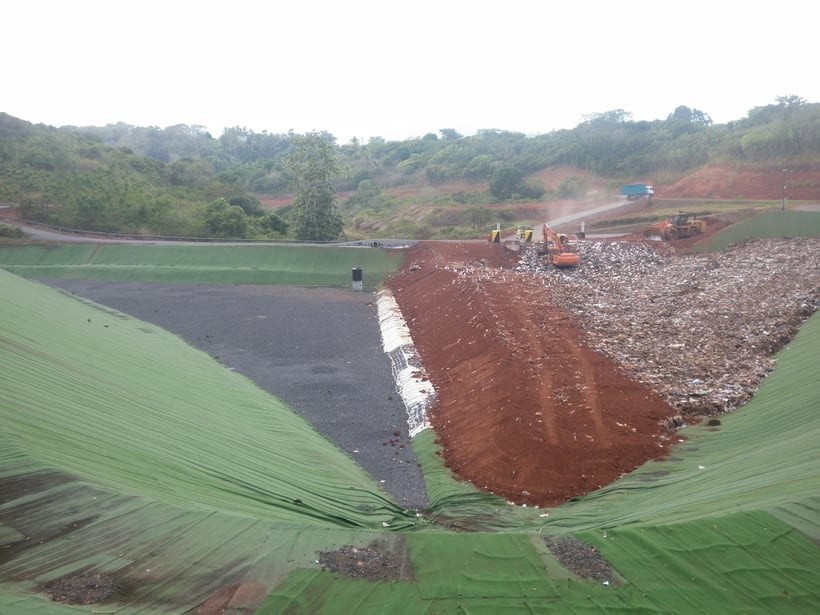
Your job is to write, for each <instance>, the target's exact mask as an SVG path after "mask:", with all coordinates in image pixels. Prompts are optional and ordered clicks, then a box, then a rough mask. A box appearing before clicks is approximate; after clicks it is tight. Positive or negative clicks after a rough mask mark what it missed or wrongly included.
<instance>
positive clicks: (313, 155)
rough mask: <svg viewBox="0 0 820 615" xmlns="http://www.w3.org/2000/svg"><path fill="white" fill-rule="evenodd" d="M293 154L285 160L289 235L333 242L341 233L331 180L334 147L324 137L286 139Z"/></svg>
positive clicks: (310, 135)
mask: <svg viewBox="0 0 820 615" xmlns="http://www.w3.org/2000/svg"><path fill="white" fill-rule="evenodd" d="M290 140H291V145H292V146H293V151H292V152H291V153H290V154H289V155H288V157H287V159H286V162H285V164H286V166H287V168H288V170H289V172H290V174H291V184H292V186H293V188H294V189H295V191H296V198H295V199H294V201H293V225H292V229H293V235H294V237H295V238H296V239H300V240H308V241H333V240H335V239H338V238H339V236H340V235H341V234H342V230H343V229H344V223H343V222H342V217H341V215H340V214H339V212H338V210H337V208H336V189H335V188H334V184H333V182H334V180H335V178H336V176H337V175H338V174H339V168H338V165H337V162H336V147H335V145H334V144H333V141H332V140H331V139H329V138H328V137H327V135H325V134H319V133H315V132H313V133H307V134H305V135H297V134H291V135H290Z"/></svg>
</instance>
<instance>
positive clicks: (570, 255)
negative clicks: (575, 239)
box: [544, 222, 581, 268]
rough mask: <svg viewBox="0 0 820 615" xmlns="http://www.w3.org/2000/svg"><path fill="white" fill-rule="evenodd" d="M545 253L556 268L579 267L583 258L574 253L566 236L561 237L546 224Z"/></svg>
mask: <svg viewBox="0 0 820 615" xmlns="http://www.w3.org/2000/svg"><path fill="white" fill-rule="evenodd" d="M544 253H545V254H546V255H547V257H548V258H549V261H550V263H551V264H552V265H553V266H554V267H562V268H563V267H577V266H578V265H579V264H580V263H581V257H580V256H578V254H576V253H575V252H573V251H572V249H571V247H570V244H569V241H568V240H567V236H566V235H559V234H558V233H556V232H555V231H553V230H552V227H550V225H549V224H548V223H546V222H544Z"/></svg>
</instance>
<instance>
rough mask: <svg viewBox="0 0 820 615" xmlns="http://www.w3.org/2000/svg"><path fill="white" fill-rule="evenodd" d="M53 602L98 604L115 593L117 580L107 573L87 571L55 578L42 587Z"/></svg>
mask: <svg viewBox="0 0 820 615" xmlns="http://www.w3.org/2000/svg"><path fill="white" fill-rule="evenodd" d="M44 590H45V593H46V594H48V597H49V598H51V599H52V600H54V601H55V602H62V603H65V604H99V603H101V602H105V601H106V600H108V599H110V598H112V597H113V596H114V594H116V593H117V591H118V587H117V582H116V580H115V579H114V577H112V576H111V575H109V574H105V573H94V572H88V573H84V574H72V575H68V576H64V577H61V578H59V579H56V580H54V581H52V582H51V583H49V584H48V585H46V586H45V587H44Z"/></svg>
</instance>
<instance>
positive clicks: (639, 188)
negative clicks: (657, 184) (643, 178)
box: [621, 184, 655, 201]
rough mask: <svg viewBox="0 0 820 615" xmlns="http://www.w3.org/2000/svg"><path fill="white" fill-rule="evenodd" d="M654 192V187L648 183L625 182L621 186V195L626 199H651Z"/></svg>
mask: <svg viewBox="0 0 820 615" xmlns="http://www.w3.org/2000/svg"><path fill="white" fill-rule="evenodd" d="M654 194H655V189H654V188H653V187H652V186H650V185H649V184H627V185H626V186H623V187H622V188H621V196H625V197H626V198H627V200H630V201H635V200H637V199H651V198H652V196H653V195H654Z"/></svg>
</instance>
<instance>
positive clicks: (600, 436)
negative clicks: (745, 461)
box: [388, 241, 674, 506]
mask: <svg viewBox="0 0 820 615" xmlns="http://www.w3.org/2000/svg"><path fill="white" fill-rule="evenodd" d="M511 259H513V256H512V254H511V253H509V252H507V253H505V252H504V251H503V248H500V247H499V245H498V244H490V243H486V242H481V241H478V242H422V243H420V244H418V246H416V247H415V248H414V249H413V251H412V252H411V253H410V254H409V255H408V259H407V261H406V267H405V269H403V270H402V271H401V272H400V273H399V274H397V275H396V276H394V277H393V278H392V279H391V280H389V281H388V286H389V288H390V289H391V291H392V292H393V294H394V295H395V297H396V300H397V302H398V304H399V306H400V307H401V310H402V313H403V315H404V317H405V319H406V320H407V323H408V326H409V328H410V331H411V333H412V335H413V340H414V343H415V345H416V348H417V350H418V352H419V354H420V356H421V359H422V362H423V364H424V367H425V369H426V371H427V372H428V375H429V377H430V380H431V382H432V383H433V385H434V386H435V387H436V390H437V395H438V401H437V404H436V406H435V407H434V408H433V410H432V413H431V422H432V424H433V426H434V428H435V430H436V433H437V434H438V437H439V442H440V444H441V445H442V448H443V455H444V459H445V462H446V464H447V466H448V467H449V468H450V469H451V470H452V471H453V472H454V473H455V474H456V475H457V476H458V477H460V478H461V479H463V480H467V481H469V482H471V483H472V484H474V485H475V486H476V487H477V488H479V489H481V490H484V491H490V492H492V493H495V494H498V495H500V496H502V497H505V498H506V499H508V500H510V501H512V502H515V503H517V504H527V505H530V506H532V505H538V506H554V505H558V504H561V503H563V502H565V501H567V500H569V499H571V498H573V497H575V496H579V495H582V494H586V493H589V492H591V491H594V490H596V489H598V488H600V487H602V486H604V485H607V484H609V483H611V482H612V481H614V480H616V479H617V478H618V477H619V476H621V475H622V474H624V473H627V472H630V471H631V470H634V469H635V468H636V467H638V466H639V465H641V464H642V463H644V462H645V461H647V460H649V459H653V458H660V457H662V456H663V455H664V454H665V453H666V451H667V449H668V446H669V445H670V444H671V436H670V434H668V433H667V432H665V430H664V429H663V427H662V425H661V424H662V422H663V420H664V419H665V418H668V417H669V416H670V415H672V414H674V412H673V411H672V409H671V408H670V407H669V406H668V405H667V404H666V403H665V402H663V401H662V400H661V399H660V398H659V397H658V396H657V395H655V394H654V393H652V392H651V391H649V390H648V389H647V388H645V387H644V386H642V385H640V384H638V383H636V382H633V381H631V380H629V379H627V378H626V377H624V376H623V375H621V374H620V373H619V372H618V370H617V369H616V367H615V365H614V364H613V363H612V362H611V361H610V360H608V359H606V358H604V357H602V356H601V355H599V354H598V353H596V352H594V351H592V350H591V349H589V348H588V347H586V346H585V345H584V344H583V343H582V342H581V332H580V331H579V330H578V329H577V328H576V326H575V324H574V323H573V322H572V321H571V320H570V318H569V317H568V315H567V314H566V313H564V312H562V311H561V310H559V309H557V308H555V307H553V306H552V305H551V304H550V300H549V297H548V296H547V294H546V291H545V289H544V288H543V285H542V284H541V283H540V282H539V280H538V278H537V277H535V276H533V275H531V274H525V273H518V272H515V271H514V270H513V267H512V266H513V265H514V260H511Z"/></svg>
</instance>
